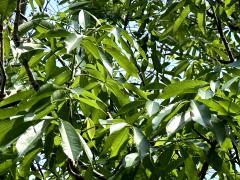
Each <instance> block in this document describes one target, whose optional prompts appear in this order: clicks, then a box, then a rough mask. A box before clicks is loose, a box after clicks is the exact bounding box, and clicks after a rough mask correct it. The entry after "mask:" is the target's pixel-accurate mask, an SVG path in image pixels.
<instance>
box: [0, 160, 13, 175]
mask: <svg viewBox="0 0 240 180" xmlns="http://www.w3.org/2000/svg"><path fill="white" fill-rule="evenodd" d="M13 165H14V163H13V160H12V159H8V160H6V161H4V162H2V163H1V164H0V175H3V174H5V173H6V172H7V171H9V170H10V168H11V167H12V166H13Z"/></svg>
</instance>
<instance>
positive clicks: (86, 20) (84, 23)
mask: <svg viewBox="0 0 240 180" xmlns="http://www.w3.org/2000/svg"><path fill="white" fill-rule="evenodd" d="M78 22H79V24H80V26H81V27H82V28H83V30H86V28H87V27H88V26H89V24H90V15H89V14H88V13H86V11H85V10H81V11H80V12H79V15H78Z"/></svg>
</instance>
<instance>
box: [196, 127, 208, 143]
mask: <svg viewBox="0 0 240 180" xmlns="http://www.w3.org/2000/svg"><path fill="white" fill-rule="evenodd" d="M193 131H194V132H195V133H196V134H197V135H198V136H199V137H200V138H202V139H203V140H205V141H206V142H207V143H209V144H211V143H212V142H211V141H210V140H209V139H208V138H206V137H205V136H203V135H202V134H201V133H199V132H198V131H197V130H196V129H194V128H193Z"/></svg>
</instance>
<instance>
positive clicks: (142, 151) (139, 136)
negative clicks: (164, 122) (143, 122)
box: [133, 127, 150, 159]
mask: <svg viewBox="0 0 240 180" xmlns="http://www.w3.org/2000/svg"><path fill="white" fill-rule="evenodd" d="M133 133H134V136H133V139H134V143H135V145H136V147H137V150H138V153H139V156H140V157H141V159H143V158H144V157H145V156H146V155H147V154H148V153H149V148H150V145H149V143H148V141H147V139H146V137H145V136H144V134H143V133H142V132H141V130H140V129H138V128H136V127H134V128H133Z"/></svg>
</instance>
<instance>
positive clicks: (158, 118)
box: [152, 104, 176, 130]
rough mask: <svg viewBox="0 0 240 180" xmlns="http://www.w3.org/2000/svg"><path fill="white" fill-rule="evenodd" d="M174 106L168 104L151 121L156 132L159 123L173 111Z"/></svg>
mask: <svg viewBox="0 0 240 180" xmlns="http://www.w3.org/2000/svg"><path fill="white" fill-rule="evenodd" d="M175 105H176V104H169V105H168V106H166V107H165V108H163V109H161V110H160V112H159V113H158V114H157V115H156V116H155V117H154V118H153V120H152V128H153V130H156V129H157V128H158V127H159V125H160V123H161V121H162V120H163V119H164V118H165V117H166V116H167V115H168V114H169V113H170V112H171V111H172V110H173V109H174V106H175Z"/></svg>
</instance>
